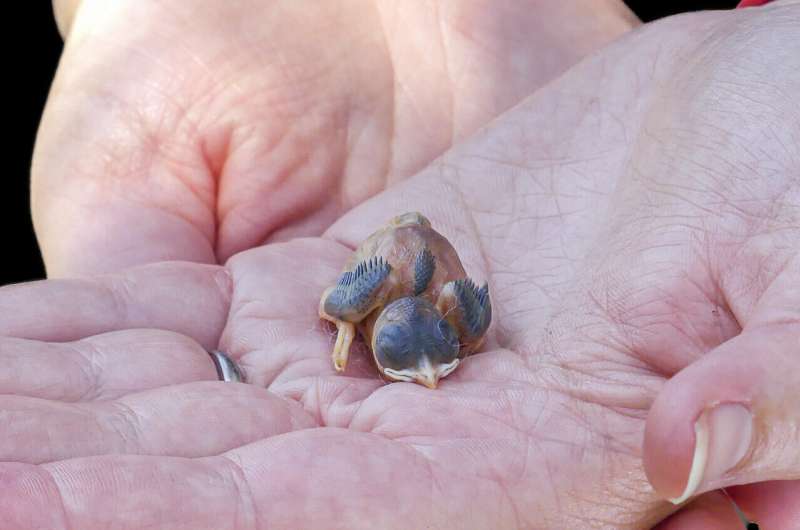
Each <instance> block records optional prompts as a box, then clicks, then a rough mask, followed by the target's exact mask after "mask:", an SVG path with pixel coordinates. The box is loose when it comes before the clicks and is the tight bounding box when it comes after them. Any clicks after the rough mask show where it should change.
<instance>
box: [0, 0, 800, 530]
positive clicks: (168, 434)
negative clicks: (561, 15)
mask: <svg viewBox="0 0 800 530" xmlns="http://www.w3.org/2000/svg"><path fill="white" fill-rule="evenodd" d="M797 7H798V3H797V2H783V3H778V4H776V5H775V6H774V7H771V8H768V9H764V10H759V11H758V14H757V15H756V14H750V13H747V14H740V13H725V14H721V13H715V14H703V15H694V16H686V17H679V18H676V19H672V20H668V21H664V22H662V23H660V24H657V25H654V26H650V27H647V28H645V29H643V30H641V31H639V32H637V34H635V35H631V36H629V37H628V38H627V39H624V40H623V41H620V42H619V43H618V44H616V45H614V46H612V47H610V48H608V49H607V50H605V51H604V52H603V53H602V54H599V55H597V56H595V57H594V58H592V59H591V60H588V61H585V62H583V63H582V64H581V65H579V66H577V67H576V68H574V69H573V70H571V71H570V72H569V73H567V74H566V75H565V76H564V77H562V78H561V79H559V80H558V81H557V82H555V83H553V84H552V85H549V86H548V87H546V88H544V89H542V90H541V91H539V92H538V93H537V94H536V95H535V96H533V97H532V98H530V99H528V100H526V101H525V102H524V103H523V104H522V105H521V106H519V107H517V108H516V109H514V110H513V111H511V112H509V113H507V114H505V115H504V116H503V117H502V118H501V119H500V120H498V121H496V122H495V123H494V124H493V125H492V127H490V128H488V129H487V130H485V131H483V132H482V133H481V134H479V135H477V136H475V137H474V138H472V139H471V140H469V141H468V142H466V143H464V144H462V145H461V146H459V147H458V148H456V149H453V150H451V151H450V152H449V153H448V154H447V155H446V156H444V157H443V158H441V159H440V160H438V161H437V162H436V163H434V164H433V165H431V166H430V167H429V168H428V169H426V170H425V171H423V172H422V173H420V174H419V175H417V176H415V177H414V178H412V179H409V180H408V181H406V182H404V183H401V184H399V185H398V186H396V187H393V188H392V189H391V190H388V191H386V192H384V193H381V194H380V195H378V196H376V197H375V198H373V199H371V200H369V201H367V202H366V203H364V204H363V205H362V206H360V207H358V208H357V209H355V210H353V211H352V212H350V213H348V214H347V215H346V216H345V217H343V218H342V219H341V220H340V221H339V222H337V223H336V224H335V225H334V226H333V227H331V228H330V229H329V230H328V231H327V232H326V233H325V235H324V236H323V237H322V238H303V239H295V240H292V241H288V242H281V243H274V244H270V245H266V246H264V247H260V248H256V249H252V250H249V251H246V252H243V253H240V254H238V255H236V256H234V257H233V258H232V259H231V260H229V262H228V263H227V264H226V267H225V268H224V269H223V268H222V267H217V266H210V265H197V264H191V263H163V264H154V265H148V266H145V267H140V268H137V269H132V270H130V271H127V272H125V273H121V274H117V275H114V276H110V277H103V278H99V279H94V280H91V279H85V280H56V281H51V282H43V283H39V284H35V285H27V286H16V287H12V288H6V289H5V292H3V293H2V298H0V303H1V304H3V312H2V314H3V328H2V331H3V333H4V334H5V335H9V336H13V337H16V338H15V339H13V340H14V341H17V343H18V344H20V345H21V347H20V350H19V351H20V352H21V355H20V357H21V356H22V355H26V354H25V351H26V350H24V349H23V348H30V349H33V348H53V349H51V350H49V352H50V353H49V355H50V357H51V358H61V356H62V355H63V356H64V357H65V358H67V359H69V355H71V354H70V353H69V352H68V351H66V350H63V349H64V348H66V349H67V350H69V349H72V350H77V352H78V353H79V354H78V355H73V356H72V359H74V362H76V363H78V368H77V369H76V371H75V373H77V374H84V373H85V374H90V377H88V378H87V379H88V383H86V384H85V387H86V388H89V389H92V390H91V391H89V392H84V393H82V394H80V395H79V396H77V397H76V395H75V393H74V391H72V390H71V387H72V385H71V384H67V383H66V382H63V381H58V378H57V377H51V378H50V379H46V378H45V380H47V381H50V384H48V385H42V387H46V388H42V387H40V388H39V389H37V390H36V393H35V394H33V395H27V394H26V390H25V389H27V388H29V387H33V386H35V385H34V384H33V382H35V380H36V378H40V377H42V376H41V374H39V373H36V372H33V374H31V372H28V378H29V380H30V381H31V384H21V383H19V382H14V383H11V384H16V386H15V387H14V389H12V390H11V391H8V390H3V393H4V394H9V393H10V394H13V395H14V396H13V399H11V400H9V403H10V404H7V405H4V407H3V410H11V412H10V413H8V412H7V413H6V415H7V418H9V419H12V420H14V419H15V420H17V421H7V422H5V425H12V426H15V429H17V430H15V431H14V433H13V435H14V436H12V437H11V439H12V440H16V441H17V443H16V444H14V443H13V442H12V443H11V444H8V445H6V447H5V451H6V454H5V455H3V456H2V458H0V459H2V460H4V461H9V460H13V461H17V462H19V463H17V464H9V463H6V464H3V465H2V466H0V473H2V475H0V481H2V483H3V487H4V489H3V491H7V492H9V495H7V496H6V497H5V498H0V503H2V504H0V511H2V513H4V514H5V513H8V514H10V516H9V517H8V520H10V521H12V523H11V524H12V526H11V528H15V527H14V526H13V525H17V527H19V528H28V527H35V526H37V525H43V526H45V527H53V528H59V527H64V528H66V527H70V526H71V527H80V528H86V529H91V528H102V527H104V526H107V525H108V524H110V522H111V521H113V522H114V523H116V524H117V525H118V526H120V527H122V528H126V527H127V528H138V527H141V526H146V525H156V526H160V527H181V526H183V527H191V528H197V529H202V528H215V529H217V528H264V527H269V528H367V527H369V528H374V527H381V528H408V527H429V528H465V529H469V528H481V529H482V528H583V527H596V528H617V529H620V528H621V529H627V528H646V527H649V526H652V525H655V524H656V523H658V522H659V521H661V520H662V519H664V518H665V517H666V516H668V515H669V514H670V513H671V512H673V511H675V510H677V508H676V507H675V506H674V505H673V504H671V503H669V502H668V501H667V500H666V499H667V498H674V497H678V496H681V494H682V493H683V492H684V490H685V488H686V480H687V477H688V475H689V469H690V467H691V464H692V461H693V460H694V443H695V436H694V425H695V422H696V421H697V419H698V418H699V417H700V414H701V412H702V411H703V410H705V409H706V408H708V407H712V406H714V405H716V404H718V402H720V397H722V398H724V399H722V401H724V402H725V403H729V402H736V403H739V404H741V405H743V406H745V407H746V408H747V410H749V411H750V412H751V416H752V417H754V418H755V419H756V421H755V423H754V424H753V425H752V426H751V429H750V431H749V432H750V434H751V436H750V444H749V445H748V446H747V447H746V451H745V454H744V456H743V457H742V459H741V461H739V462H736V463H735V469H734V470H733V471H732V472H728V471H726V470H724V469H723V470H722V471H721V473H720V476H719V477H716V478H713V479H712V480H710V477H705V480H704V481H701V482H700V483H699V487H698V488H697V489H695V491H694V493H695V494H703V493H704V492H706V491H710V490H713V489H716V488H719V487H727V486H731V485H734V484H746V483H755V484H754V485H752V486H749V487H750V488H752V490H751V492H756V493H757V492H758V491H759V490H761V491H764V490H766V491H767V492H769V493H770V494H771V495H774V496H775V497H779V496H780V495H779V493H780V492H786V491H792V490H791V488H793V487H794V488H796V483H792V482H785V483H775V482H766V481H774V480H779V479H780V480H788V479H797V478H798V469H797V466H796V465H795V463H794V462H793V461H792V460H791V458H792V455H795V456H796V454H797V453H796V451H793V450H794V449H796V447H797V440H796V439H793V438H792V433H793V432H796V431H793V430H792V429H793V426H794V425H796V424H797V421H798V419H797V418H798V415H800V411H798V410H797V408H796V406H794V405H796V403H794V402H793V401H791V400H789V399H787V398H788V396H790V392H791V389H792V388H796V386H797V378H798V373H800V369H798V366H797V359H796V355H794V356H793V355H792V353H793V351H796V349H795V350H793V349H792V348H793V347H795V345H796V344H797V342H796V341H797V338H798V337H799V336H800V332H798V327H799V326H800V318H798V315H797V309H798V307H800V303H798V293H797V285H798V281H797V278H798V275H799V274H800V268H799V267H798V261H797V260H798V257H797V248H798V240H800V227H799V226H798V225H799V224H800V223H798V206H797V205H798V202H800V201H799V200H798V194H799V193H800V190H799V189H798V180H797V177H796V176H797V174H798V170H799V169H800V168H798V157H797V151H796V146H797V145H798V144H797V142H796V140H797V138H798V136H799V135H800V131H798V121H797V120H796V115H797V111H796V109H795V108H794V107H793V106H792V101H791V100H790V98H787V97H786V94H791V93H796V92H797V88H800V87H798V83H799V82H800V80H799V79H798V77H797V71H798V68H797V66H798V65H797V60H798V56H797V54H793V53H792V50H791V47H790V46H788V44H787V43H792V42H796V41H797V39H796V37H797V31H798V30H797V28H798V24H797V22H798V17H799V15H798V9H797ZM765 57H766V58H769V60H766V59H764V58H765ZM756 58H758V60H756ZM743 65H746V67H747V68H744V66H743ZM623 72H624V73H625V74H623ZM765 79H769V83H765V82H764V81H765ZM406 210H420V211H422V212H423V213H425V214H426V215H427V216H428V217H429V218H430V219H431V220H432V222H433V223H434V226H435V227H436V228H437V229H438V230H440V231H441V232H442V233H443V234H445V235H446V236H447V237H448V238H449V239H450V240H451V241H452V242H453V244H454V245H455V247H456V248H457V249H458V250H459V252H460V254H461V256H462V258H463V261H464V263H465V266H466V269H467V271H468V272H469V273H470V274H471V275H472V276H474V277H475V278H476V280H479V281H480V280H483V279H486V280H488V281H489V285H490V289H491V294H492V297H493V307H494V308H495V311H494V323H493V325H492V327H491V328H490V335H489V341H488V344H487V346H486V348H485V351H483V352H482V353H479V354H477V355H474V356H472V357H470V358H468V359H467V360H466V361H465V362H464V363H463V365H462V366H461V367H459V369H458V370H457V371H456V372H455V373H453V374H451V375H450V376H449V377H448V378H447V379H445V380H444V381H442V382H441V385H440V388H439V389H437V390H435V391H431V390H428V389H426V388H423V387H420V386H418V385H412V384H407V383H395V384H389V385H384V384H382V383H380V382H378V380H377V379H376V377H375V374H374V371H372V368H371V367H370V366H369V363H368V361H367V356H366V355H365V352H363V351H362V352H361V353H360V354H359V353H358V352H354V354H353V357H352V361H351V364H350V365H349V367H348V372H347V373H346V374H344V375H339V374H336V373H334V370H333V368H332V364H331V360H330V351H331V347H332V333H331V330H329V329H328V328H326V327H325V326H324V325H323V324H322V323H320V322H319V321H318V319H317V317H316V305H317V302H318V297H319V295H320V293H321V292H322V290H323V289H324V287H325V286H327V285H329V284H330V282H332V281H333V280H334V279H335V278H336V276H337V273H338V272H339V269H340V267H341V265H342V263H343V261H344V260H345V259H346V257H347V256H348V252H349V251H350V249H352V248H353V247H354V246H355V245H357V244H358V242H360V241H361V240H362V239H363V237H364V236H366V235H367V234H368V233H369V232H370V231H372V230H373V229H374V228H376V227H377V226H379V225H381V224H382V223H384V222H385V221H386V219H387V217H390V216H391V215H393V214H395V213H398V212H402V211H406ZM12 309H14V311H12ZM34 317H35V318H34ZM151 328H160V331H157V332H156V331H153V329H151ZM137 330H138V331H137ZM126 334H127V337H126ZM147 334H150V335H147ZM158 334H161V335H158ZM23 340H27V341H37V340H42V341H50V342H53V341H56V343H55V345H53V344H49V345H47V346H45V345H44V343H39V342H35V343H34V342H29V343H26V344H22V342H19V341H23ZM126 340H128V341H130V342H124V344H126V346H124V347H120V344H123V341H126ZM147 340H150V341H151V342H156V341H158V340H161V341H163V343H164V345H165V346H164V348H163V349H164V350H165V351H168V352H169V353H170V357H169V358H168V359H167V360H166V361H165V363H164V364H163V365H160V364H158V363H157V360H158V357H159V355H158V349H157V347H151V348H148V347H147ZM59 341H60V342H59ZM63 341H77V342H70V343H69V344H68V345H67V346H64V344H65V343H64V342H63ZM81 341H83V342H81ZM114 341H117V342H116V345H115V342H114ZM139 342H142V343H144V344H145V347H143V348H141V353H140V352H139V351H136V350H134V348H135V347H136V345H137V344H138V343H139ZM754 344H755V345H757V346H754ZM200 345H203V346H205V347H214V346H217V345H218V346H219V347H220V348H221V349H222V350H224V351H226V352H228V353H229V354H230V355H231V356H232V357H233V358H235V359H236V360H237V362H239V363H240V364H241V366H242V367H243V368H244V370H245V372H246V373H247V376H248V379H249V381H250V383H251V384H250V385H241V384H228V383H219V382H211V381H203V380H204V379H211V378H213V375H211V374H210V369H211V368H210V364H208V363H209V362H208V360H207V359H206V358H205V356H204V353H203V351H202V348H201V346H200ZM55 348H62V354H61V355H60V354H59V351H57V350H55ZM4 350H5V348H4ZM131 351H132V353H127V354H126V352H131ZM120 352H121V353H120ZM152 352H156V353H155V354H154V353H152ZM45 355H48V353H47V352H45V351H44V350H42V351H41V352H40V354H39V358H44V356H45ZM135 355H139V357H134V356H135ZM26 356H27V355H26ZM115 356H116V357H115ZM181 356H182V357H181ZM28 357H30V356H28ZM133 358H136V359H137V360H139V361H141V362H136V363H134V362H132V359H133ZM171 358H177V359H178V361H177V362H172V361H170V359H171ZM115 359H116V360H115ZM23 360H24V359H23ZM51 362H52V361H51ZM51 362H47V363H44V362H43V363H42V364H41V365H40V366H41V367H40V368H39V370H45V369H47V367H49V366H50V365H51ZM81 363H82V364H81ZM126 363H127V364H129V365H130V367H128V368H125V370H126V371H131V370H141V369H142V367H157V368H156V371H157V373H156V374H155V375H154V374H152V373H151V372H149V373H148V374H146V377H145V376H142V375H136V376H133V375H132V376H131V377H130V378H128V379H122V380H125V381H127V383H128V385H129V386H128V387H126V388H123V389H120V388H119V384H118V383H116V384H115V385H110V384H105V386H102V385H103V384H104V382H105V381H111V382H118V381H120V379H121V378H120V374H121V372H116V371H117V370H120V369H121V367H123V366H125V364H126ZM26 366H27V365H26ZM745 376H746V377H745ZM170 378H174V380H170ZM137 380H141V381H144V383H142V385H141V387H140V388H133V386H134V385H132V384H131V383H132V382H133V381H137ZM170 383H172V384H170ZM3 384H6V385H7V384H9V383H7V382H5V383H3ZM165 384H170V385H169V386H163V385H165ZM59 385H61V386H60V387H59ZM262 387H263V388H262ZM59 388H61V390H59ZM97 388H101V389H102V391H98V390H95V389H97ZM70 392H72V394H70ZM715 392H717V393H716V394H715ZM62 394H70V396H71V397H69V398H68V399H67V400H64V399H61V398H60V397H59V396H60V395H62ZM96 395H99V396H100V397H101V399H97V398H96V397H95V396H96ZM59 400H60V401H59ZM670 400H672V402H673V403H674V406H673V407H668V406H665V405H664V404H663V403H667V404H669V402H670ZM64 401H72V402H73V403H71V404H69V403H67V404H65V403H64ZM44 407H63V408H50V409H45V408H44ZM40 409H41V410H40ZM15 411H17V412H15ZM18 411H23V412H24V414H23V413H20V412H18ZM56 412H59V414H56ZM14 414H16V416H15V415H14ZM69 414H72V415H73V416H74V417H76V418H77V419H79V420H81V421H83V422H84V425H87V426H89V427H88V428H86V427H82V426H81V427H79V428H75V429H73V430H72V432H71V435H70V436H69V437H68V438H67V437H64V438H59V437H58V436H57V434H58V433H59V432H60V431H61V430H63V429H64V427H63V426H59V425H57V424H55V423H52V422H54V421H56V420H57V419H58V418H61V417H64V416H65V415H69ZM23 419H24V420H25V421H22V420H23ZM77 419H76V420H75V421H77ZM712 424H713V425H717V424H718V423H715V422H712ZM48 427H50V428H48ZM37 429H38V431H37ZM745 431H746V429H745V430H740V431H733V432H734V434H741V433H742V432H745ZM645 434H646V436H645ZM712 439H713V436H712ZM731 439H732V438H731ZM32 440H34V441H35V442H38V443H32V442H31V441H32ZM64 440H68V443H67V442H65V441H64ZM23 441H27V443H25V444H23V443H21V442H23ZM711 447H714V448H720V445H719V444H717V445H715V444H714V443H712V444H711ZM737 447H738V446H737ZM643 448H644V451H643ZM665 449H666V450H669V451H670V452H669V453H667V454H665ZM723 449H724V448H723ZM9 451H17V452H16V453H13V454H9ZM723 453H725V454H734V455H736V454H738V451H735V450H734V451H722V452H721V453H720V454H723ZM643 458H644V464H643ZM663 458H669V459H670V463H671V467H670V468H668V469H666V470H665V469H664V468H662V467H659V462H660V461H661V460H662V459H663ZM709 461H711V460H709ZM645 469H647V472H646V471H645ZM713 469H721V468H719V467H718V466H717V467H716V468H713ZM651 483H652V484H654V485H655V486H656V488H657V489H654V488H652V487H651V486H650V484H651ZM762 483H763V484H762ZM776 484H777V485H776ZM756 493H753V496H754V498H757V495H756ZM712 495H714V494H713V493H712ZM712 500H713V499H712V498H711V497H701V501H700V502H704V501H705V502H710V501H712ZM690 508H691V507H690ZM694 508H696V509H700V508H701V505H699V504H698V505H694ZM757 508H758V507H755V508H753V509H754V510H757ZM695 513H696V512H695ZM682 515H685V516H686V517H692V512H691V510H689V511H685V512H679V513H678V514H677V515H676V516H674V517H676V518H675V519H672V522H670V524H673V523H674V521H679V519H677V517H680V516H682ZM792 517H796V514H795V515H792V514H791V513H789V514H788V515H787V516H786V518H784V519H780V520H778V521H776V524H775V528H781V525H783V528H787V529H788V528H791V524H793V519H791V518H792ZM685 520H688V519H685ZM679 527H680V526H679Z"/></svg>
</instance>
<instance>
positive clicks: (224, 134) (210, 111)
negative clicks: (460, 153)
mask: <svg viewBox="0 0 800 530" xmlns="http://www.w3.org/2000/svg"><path fill="white" fill-rule="evenodd" d="M77 4H79V5H80V7H79V8H78V9H77V12H76V14H75V15H74V21H72V24H71V26H70V28H69V30H68V33H67V35H68V36H67V39H66V46H65V50H64V54H63V56H62V59H61V62H60V66H59V71H58V73H57V75H56V78H55V81H54V84H53V87H52V90H51V94H50V98H49V101H48V104H47V108H46V111H45V113H44V116H43V119H42V123H41V127H40V131H39V136H38V138H37V145H36V151H35V156H34V161H33V168H32V177H33V214H34V223H35V226H36V230H37V235H38V238H39V242H40V245H41V247H42V251H43V254H44V258H45V263H46V265H47V270H48V275H49V276H50V277H58V276H68V275H73V274H82V273H94V272H109V271H114V270H119V269H120V268H123V267H126V266H131V265H136V264H141V263H148V262H153V261H159V260H168V259H171V260H190V261H197V262H203V263H218V262H219V263H222V262H224V260H226V259H227V258H228V257H230V256H231V255H232V254H234V253H236V252H239V251H241V250H245V249H247V248H251V247H253V246H256V245H259V244H262V243H263V242H265V241H276V240H286V239H289V238H291V237H294V236H308V235H320V234H321V233H322V232H323V231H324V229H325V228H326V227H327V226H329V225H330V224H331V223H332V222H333V221H334V220H335V219H337V218H338V217H339V216H340V215H341V214H342V213H343V212H345V211H347V210H349V209H350V208H351V207H353V206H354V205H356V204H358V203H360V202H361V201H363V200H364V199H366V198H368V197H370V196H372V195H374V194H375V193H377V192H378V191H380V190H382V189H384V188H385V187H386V186H387V185H388V184H391V183H392V182H396V181H399V180H401V179H403V178H405V177H407V176H409V175H411V174H413V173H415V172H417V171H419V170H420V169H421V168H422V167H424V166H425V165H427V163H428V162H429V161H430V160H432V159H433V158H435V157H436V156H438V155H439V154H441V153H442V152H443V151H444V150H446V149H447V148H449V147H450V146H451V144H452V143H453V142H454V141H457V140H460V139H462V138H464V137H466V136H468V135H469V134H471V133H472V132H473V131H474V130H476V129H477V128H478V127H481V126H483V125H484V124H486V123H487V122H488V121H490V120H491V119H492V118H494V117H495V116H496V115H498V114H499V113H500V112H502V111H503V110H505V109H507V108H509V107H511V106H512V105H514V104H515V103H517V102H518V101H519V100H520V99H522V98H523V97H524V96H525V95H527V94H529V93H531V92H532V91H534V90H535V89H536V88H537V87H539V86H541V85H543V84H545V83H546V82H547V81H549V80H551V79H552V78H553V77H555V76H556V75H558V74H559V73H561V72H562V71H564V70H566V69H567V68H568V67H569V66H571V65H572V64H574V63H575V62H577V61H578V60H579V59H580V58H582V57H583V56H585V55H586V54H587V53H590V52H592V51H594V50H595V49H597V48H600V47H602V46H603V45H605V44H606V43H607V42H609V41H611V40H612V39H614V38H616V37H617V36H619V35H620V34H622V33H624V32H625V31H627V30H628V29H630V28H631V27H633V26H634V25H635V24H636V23H637V22H636V20H635V17H633V16H632V14H631V13H630V12H629V11H628V10H627V8H625V6H624V4H623V3H622V2H621V1H618V0H607V1H603V2H596V1H594V0H580V1H577V2H571V3H570V4H569V5H566V6H565V5H563V2H557V1H555V0H544V1H541V2H538V4H537V5H536V6H535V8H532V7H531V6H530V4H529V3H528V2H525V1H521V0H503V1H498V2H492V3H491V5H488V4H486V3H485V2H482V1H477V0H467V1H461V0H460V1H458V2H444V3H442V2H434V3H424V2H408V3H407V2H401V3H397V2H392V1H386V0H357V1H339V0H337V1H331V2H321V3H320V2H295V1H279V2H258V1H252V0H245V1H239V2H230V1H221V0H203V1H202V2H190V3H185V2H183V3H181V2H133V1H127V2H114V3H113V4H109V3H108V2H102V1H96V0H83V1H81V2H76V1H69V0H56V2H55V5H56V8H57V12H60V13H65V14H64V15H63V16H62V18H63V19H67V18H70V16H71V10H72V9H74V8H75V6H76V5H77ZM543 13H547V16H546V17H544V16H542V14H543ZM67 25H68V24H67V23H66V22H65V23H64V26H67ZM553 25H558V26H559V27H560V30H559V31H557V32H554V31H550V30H548V28H550V27H552V26H553ZM65 31H66V30H65Z"/></svg>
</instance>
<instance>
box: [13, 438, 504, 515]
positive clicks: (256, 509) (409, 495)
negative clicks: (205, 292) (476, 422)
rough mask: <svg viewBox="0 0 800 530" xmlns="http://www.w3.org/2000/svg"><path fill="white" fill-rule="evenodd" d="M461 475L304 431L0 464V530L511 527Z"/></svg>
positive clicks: (491, 487)
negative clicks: (211, 453)
mask: <svg viewBox="0 0 800 530" xmlns="http://www.w3.org/2000/svg"><path fill="white" fill-rule="evenodd" d="M320 455H325V458H320ZM470 478H471V479H472V480H465V479H466V477H460V478H459V477H453V476H449V475H446V474H444V472H443V471H442V470H441V469H440V468H439V467H438V466H437V465H436V464H435V463H434V462H431V461H429V460H427V459H425V458H424V457H422V456H421V455H420V454H419V453H417V452H416V451H414V450H413V449H412V448H410V447H409V446H406V445H404V444H402V443H399V442H393V441H391V440H386V439H384V438H381V437H379V436H375V435H371V434H367V433H354V432H347V431H342V430H338V429H336V430H334V429H314V430H311V431H304V432H296V433H290V434H286V435H282V436H277V437H273V438H270V439H267V440H262V441H260V442H257V443H254V444H251V445H249V446H246V447H242V448H240V449H237V450H235V451H231V452H230V453H227V454H226V455H224V456H219V457H214V458H204V459H181V458H167V457H161V458H155V457H143V456H106V457H94V458H87V459H76V460H70V461H66V462H57V463H53V464H48V465H45V466H41V467H33V466H26V467H23V466H20V465H19V464H12V465H8V464H0V483H2V484H3V485H4V489H3V492H4V493H7V495H4V496H0V513H8V514H10V516H11V517H9V518H8V519H7V522H6V523H5V526H4V530H5V529H8V530H18V529H22V528H25V529H26V530H27V529H28V528H39V527H46V528H52V529H54V530H66V529H67V528H80V529H82V530H95V529H100V528H107V527H109V526H113V527H114V528H116V529H118V530H126V529H130V530H133V529H139V528H143V527H146V526H148V525H149V526H154V527H158V528H163V527H165V526H166V527H169V528H191V529H192V530H206V529H208V530H228V529H230V530H233V529H248V530H250V529H253V530H255V529H256V528H270V529H271V530H280V529H292V530H294V529H297V528H304V529H308V530H314V529H323V528H324V529H327V530H332V529H342V530H344V529H347V530H355V529H368V528H369V529H372V528H381V529H384V530H393V529H407V528H459V529H462V530H472V529H486V528H515V527H517V525H516V523H515V515H514V511H513V509H512V507H511V506H510V505H509V504H508V501H507V500H504V498H503V493H502V491H501V487H500V486H499V485H498V484H497V483H496V482H494V481H493V480H490V479H488V478H486V479H480V478H477V477H470ZM61 513H63V516H60V517H58V518H57V517H55V516H54V515H53V514H61ZM32 522H35V523H37V524H32ZM37 525H38V526H37Z"/></svg>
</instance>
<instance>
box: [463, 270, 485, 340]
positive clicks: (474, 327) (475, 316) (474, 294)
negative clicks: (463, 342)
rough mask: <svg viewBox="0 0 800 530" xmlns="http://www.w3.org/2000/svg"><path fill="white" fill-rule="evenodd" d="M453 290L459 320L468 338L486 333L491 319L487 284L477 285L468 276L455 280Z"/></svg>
mask: <svg viewBox="0 0 800 530" xmlns="http://www.w3.org/2000/svg"><path fill="white" fill-rule="evenodd" d="M454 292H455V296H456V299H457V301H458V306H459V308H461V316H462V318H461V320H462V325H463V326H464V328H465V331H466V332H467V333H468V334H469V337H470V338H477V337H480V336H482V335H483V334H484V333H486V330H487V329H488V328H489V324H490V323H491V321H492V302H491V300H490V299H489V285H488V284H486V283H485V284H483V286H482V287H477V286H476V285H475V282H473V281H472V280H471V279H469V278H464V279H461V280H456V281H455V282H454Z"/></svg>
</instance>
